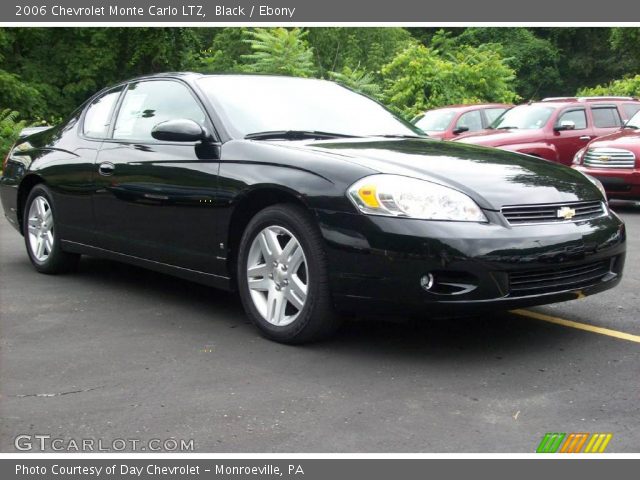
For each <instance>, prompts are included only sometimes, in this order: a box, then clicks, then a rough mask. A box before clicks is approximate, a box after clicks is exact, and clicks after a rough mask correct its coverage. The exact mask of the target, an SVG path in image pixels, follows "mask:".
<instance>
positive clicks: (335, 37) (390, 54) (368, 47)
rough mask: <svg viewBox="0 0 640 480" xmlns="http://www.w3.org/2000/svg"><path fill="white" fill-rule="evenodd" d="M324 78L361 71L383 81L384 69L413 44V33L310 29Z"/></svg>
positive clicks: (379, 29)
mask: <svg viewBox="0 0 640 480" xmlns="http://www.w3.org/2000/svg"><path fill="white" fill-rule="evenodd" d="M307 31H308V36H307V39H308V41H309V45H311V47H313V50H314V53H315V60H316V64H317V67H318V70H319V72H320V76H321V77H324V76H326V72H341V71H342V70H343V69H344V68H345V67H347V68H351V69H353V68H361V69H363V70H366V71H367V72H370V74H371V75H373V76H374V77H375V78H376V81H380V80H381V78H380V69H381V68H382V66H383V65H386V64H387V63H389V62H390V61H391V60H393V58H394V57H395V56H396V55H397V54H398V53H399V52H401V51H402V50H404V49H405V48H406V47H407V46H408V45H409V44H410V43H411V41H412V38H411V34H410V33H409V32H408V31H407V30H406V29H404V28H397V27H365V28H363V27H346V28H335V27H319V28H310V29H308V30H307Z"/></svg>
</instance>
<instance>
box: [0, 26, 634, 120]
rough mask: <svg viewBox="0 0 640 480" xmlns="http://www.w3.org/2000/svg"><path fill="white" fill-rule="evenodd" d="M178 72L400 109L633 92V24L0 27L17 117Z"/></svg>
mask: <svg viewBox="0 0 640 480" xmlns="http://www.w3.org/2000/svg"><path fill="white" fill-rule="evenodd" d="M417 45H423V46H422V47H421V48H418V46H417ZM179 70H195V71H201V72H207V73H213V72H238V71H247V72H260V73H276V74H285V75H297V76H307V77H309V76H318V77H320V78H330V79H334V80H336V81H338V82H340V83H343V84H344V85H346V86H349V87H350V88H353V89H355V90H357V91H361V92H364V93H366V94H369V95H372V96H374V97H376V98H382V99H383V100H385V101H386V102H388V103H390V105H391V106H392V107H393V108H394V109H395V110H397V111H402V112H407V113H409V114H411V113H412V112H414V111H418V110H422V109H423V108H427V107H429V106H434V105H441V104H444V103H457V102H476V101H487V100H503V101H505V100H506V101H513V100H515V99H517V97H516V96H515V95H514V92H515V93H516V94H518V95H519V96H520V97H522V98H524V99H530V98H531V99H536V98H541V97H544V96H562V95H572V94H573V93H574V92H576V91H578V90H580V91H581V92H587V93H588V94H596V93H605V94H614V93H615V94H624V95H627V94H631V95H638V93H637V88H636V87H635V86H634V85H635V83H634V82H636V80H634V79H635V78H636V77H634V76H637V75H638V73H639V72H640V28H627V27H616V28H602V27H593V28H592V27H587V28H585V27H579V28H577V27H562V28H558V27H537V28H494V27H480V28H477V27H473V28H447V29H444V30H443V29H437V28H431V27H420V28H397V27H320V28H318V27H313V28H304V29H302V28H256V29H249V28H244V27H243V28H239V27H228V28H146V27H144V28H139V27H136V28H125V27H110V28H85V27H82V28H0V103H2V105H3V106H5V107H8V108H10V109H11V110H16V111H19V112H20V113H21V118H23V119H25V120H27V121H28V122H33V121H34V120H36V119H45V120H47V122H48V123H54V122H55V121H56V120H57V119H60V118H64V117H66V116H67V115H68V114H69V113H70V112H71V111H72V110H73V109H75V108H76V107H77V106H78V105H80V104H81V103H82V102H84V101H85V100H86V99H87V97H89V96H90V95H91V94H93V93H94V92H96V91H97V90H99V89H101V88H103V87H105V86H107V85H110V84H113V83H114V82H117V81H120V80H124V79H127V78H131V77H134V76H137V75H143V74H148V73H155V72H160V71H179ZM514 74H515V78H514ZM616 79H623V80H618V81H614V80H616ZM425 93H426V96H425Z"/></svg>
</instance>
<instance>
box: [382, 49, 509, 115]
mask: <svg viewBox="0 0 640 480" xmlns="http://www.w3.org/2000/svg"><path fill="white" fill-rule="evenodd" d="M442 40H443V41H442V42H440V45H441V46H443V47H445V48H448V49H449V48H451V44H446V41H445V40H446V39H442ZM382 73H383V76H384V78H385V82H386V89H385V98H386V101H387V104H388V105H389V106H390V107H391V108H393V109H394V110H395V111H397V112H398V113H400V114H403V115H405V116H406V117H407V118H411V117H413V116H415V115H416V114H418V113H420V112H423V111H424V110H426V109H428V108H433V107H438V106H442V105H449V104H459V103H465V104H466V103H478V102H506V103H508V102H515V101H516V100H517V99H518V95H517V94H516V93H515V91H514V89H513V85H512V83H513V80H514V78H515V75H514V71H513V70H512V69H511V68H510V67H509V66H507V65H506V64H505V62H504V60H503V59H502V57H501V56H500V54H499V53H498V52H497V51H496V49H495V47H494V46H493V45H491V44H486V45H481V46H479V47H477V48H476V47H471V46H468V45H465V46H461V47H455V48H451V49H450V50H449V51H446V52H443V51H440V50H436V49H432V48H428V47H425V46H424V45H413V46H411V47H409V48H407V49H406V50H404V51H403V52H401V53H400V54H399V55H397V56H396V58H394V59H393V61H392V62H390V63H389V64H388V65H386V66H385V67H383V69H382Z"/></svg>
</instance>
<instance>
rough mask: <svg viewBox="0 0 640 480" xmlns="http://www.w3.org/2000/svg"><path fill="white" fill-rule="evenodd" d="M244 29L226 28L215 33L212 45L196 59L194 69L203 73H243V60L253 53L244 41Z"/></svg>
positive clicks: (203, 50)
mask: <svg viewBox="0 0 640 480" xmlns="http://www.w3.org/2000/svg"><path fill="white" fill-rule="evenodd" d="M245 30H246V29H244V28H237V27H226V28H222V29H220V31H219V32H217V33H215V34H214V36H213V38H212V40H211V43H210V45H209V46H208V47H207V48H205V49H202V50H201V52H200V55H199V56H198V57H196V59H195V61H194V64H193V69H194V70H196V71H198V72H203V73H225V72H239V71H242V68H243V65H242V62H241V59H242V57H243V56H245V55H249V54H250V53H251V46H250V45H249V44H247V42H245V41H244V39H245V38H246V37H245V33H244V32H245Z"/></svg>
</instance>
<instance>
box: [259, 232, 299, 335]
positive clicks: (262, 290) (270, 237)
mask: <svg viewBox="0 0 640 480" xmlns="http://www.w3.org/2000/svg"><path fill="white" fill-rule="evenodd" d="M247 284H248V286H249V292H250V294H251V299H252V300H253V304H254V306H255V307H256V309H257V310H258V312H259V313H260V315H261V316H262V317H263V318H264V319H265V320H266V321H267V322H269V323H270V324H272V325H276V326H280V327H282V326H286V325H289V324H291V323H292V322H294V321H295V320H296V318H297V317H298V315H299V314H300V312H301V311H302V309H303V308H304V305H305V303H306V301H307V291H308V286H309V271H308V267H307V259H306V257H305V254H304V250H303V248H302V245H301V244H300V242H299V241H298V239H297V238H296V237H295V236H294V235H293V234H292V233H291V232H290V231H289V230H287V229H286V228H284V227H280V226H275V225H274V226H269V227H267V228H265V229H263V230H262V231H260V232H259V233H258V235H256V237H255V238H254V239H253V242H252V244H251V248H250V249H249V255H248V259H247Z"/></svg>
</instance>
